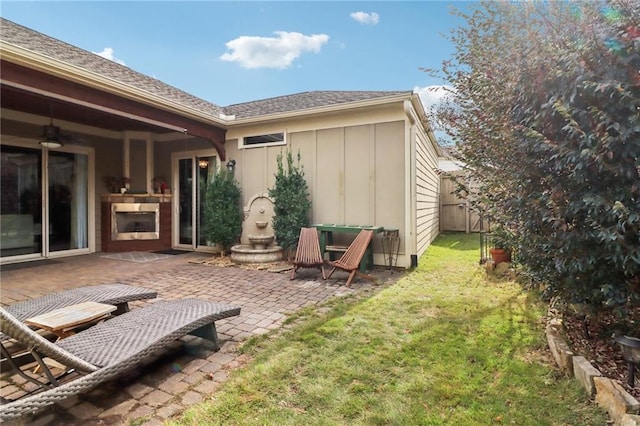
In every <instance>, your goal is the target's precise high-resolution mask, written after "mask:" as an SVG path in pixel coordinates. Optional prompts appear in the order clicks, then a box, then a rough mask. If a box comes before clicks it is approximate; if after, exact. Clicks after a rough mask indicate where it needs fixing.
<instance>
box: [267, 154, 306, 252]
mask: <svg viewBox="0 0 640 426" xmlns="http://www.w3.org/2000/svg"><path fill="white" fill-rule="evenodd" d="M286 157H287V165H286V169H285V166H284V164H283V154H282V153H280V154H279V155H278V157H277V164H278V172H277V174H276V175H275V176H276V181H275V184H274V186H273V188H271V189H269V196H270V197H271V198H273V201H274V206H273V207H274V213H275V215H274V218H273V231H274V233H275V236H276V240H277V241H278V244H279V245H280V246H281V247H282V248H283V249H284V250H285V253H287V254H290V252H291V251H292V250H293V248H294V247H295V246H296V244H297V242H298V237H299V235H300V228H302V227H306V226H308V225H309V209H310V208H311V201H310V200H309V191H308V186H307V181H306V180H305V179H304V171H303V170H302V166H301V165H300V153H298V158H297V164H294V163H293V154H292V153H291V151H290V150H288V151H287V154H286Z"/></svg>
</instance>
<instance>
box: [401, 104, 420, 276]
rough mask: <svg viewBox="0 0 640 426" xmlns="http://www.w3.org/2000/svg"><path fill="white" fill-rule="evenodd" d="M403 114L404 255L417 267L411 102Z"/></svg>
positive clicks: (414, 145)
mask: <svg viewBox="0 0 640 426" xmlns="http://www.w3.org/2000/svg"><path fill="white" fill-rule="evenodd" d="M403 104H404V112H405V114H406V115H407V121H406V125H405V164H407V167H405V188H408V189H409V191H408V193H409V196H408V197H407V198H406V199H405V223H406V224H407V225H406V229H405V235H406V238H405V244H404V249H405V253H408V254H409V255H410V262H411V263H410V265H409V266H410V267H411V268H415V267H416V266H418V254H417V253H418V228H417V218H416V216H417V195H416V143H415V141H416V122H417V120H416V116H415V114H414V111H413V108H412V106H411V102H410V101H407V100H405V101H404V102H403Z"/></svg>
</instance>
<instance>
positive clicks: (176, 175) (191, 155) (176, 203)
mask: <svg viewBox="0 0 640 426" xmlns="http://www.w3.org/2000/svg"><path fill="white" fill-rule="evenodd" d="M199 157H215V158H216V172H217V171H219V169H220V157H219V156H218V151H216V150H215V149H214V148H210V149H198V150H190V151H181V152H174V153H172V154H171V187H172V188H173V192H172V194H173V195H172V206H171V208H172V211H173V214H172V215H171V216H172V219H171V229H172V231H171V246H172V248H174V249H177V250H189V251H197V252H205V253H215V252H217V250H216V247H211V246H206V245H199V243H198V233H197V230H198V227H197V226H192V227H191V241H192V243H191V244H190V245H189V244H181V243H180V167H179V161H180V160H186V159H190V160H192V162H193V163H192V168H193V169H192V171H193V176H196V175H197V166H198V164H197V159H198V158H199ZM197 181H198V179H193V180H192V182H191V194H192V197H191V206H192V207H193V208H192V210H191V223H192V224H193V223H197V222H198V210H197V208H198V206H197V203H196V200H195V198H194V197H193V194H196V193H197V189H198V188H197Z"/></svg>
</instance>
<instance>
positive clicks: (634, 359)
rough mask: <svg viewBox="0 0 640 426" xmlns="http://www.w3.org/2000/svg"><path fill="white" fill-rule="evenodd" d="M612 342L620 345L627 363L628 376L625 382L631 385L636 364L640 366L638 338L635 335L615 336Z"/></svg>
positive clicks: (639, 343)
mask: <svg viewBox="0 0 640 426" xmlns="http://www.w3.org/2000/svg"><path fill="white" fill-rule="evenodd" d="M613 341H614V343H617V344H619V345H620V348H621V349H622V357H623V358H624V360H625V361H627V364H629V378H628V381H627V383H628V384H629V386H631V387H633V385H634V379H635V375H636V366H640V339H638V338H637V337H628V336H620V337H616V338H615V339H614V340H613Z"/></svg>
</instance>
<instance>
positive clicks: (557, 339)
mask: <svg viewBox="0 0 640 426" xmlns="http://www.w3.org/2000/svg"><path fill="white" fill-rule="evenodd" d="M562 329H563V325H562V320H561V319H559V318H552V319H550V320H549V322H548V323H547V326H546V329H545V334H546V336H547V343H548V345H549V349H550V350H551V353H552V354H553V358H554V359H555V361H556V364H558V367H560V370H561V371H562V372H563V373H564V374H565V375H567V376H569V377H570V376H572V375H573V376H574V377H575V378H576V380H578V382H579V383H580V384H581V385H582V387H583V388H584V389H585V390H586V391H587V393H588V394H589V396H590V397H594V396H595V401H596V404H598V406H600V407H602V408H604V409H605V410H607V413H609V417H610V418H611V420H612V422H613V424H614V425H615V426H640V402H638V401H637V400H636V399H635V398H634V397H633V396H632V395H631V394H629V393H628V392H627V391H625V390H624V388H623V387H622V386H621V385H620V384H619V383H618V382H617V381H615V380H612V379H608V378H606V377H603V376H602V374H601V373H600V371H599V370H598V369H596V368H595V367H593V366H592V365H591V363H590V362H589V361H587V360H586V358H585V357H583V356H580V355H575V354H574V353H573V351H572V350H571V348H570V347H569V345H568V344H567V342H566V341H565V339H564V336H563V333H562Z"/></svg>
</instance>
